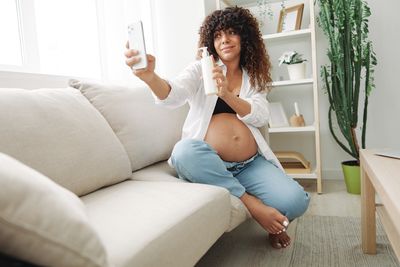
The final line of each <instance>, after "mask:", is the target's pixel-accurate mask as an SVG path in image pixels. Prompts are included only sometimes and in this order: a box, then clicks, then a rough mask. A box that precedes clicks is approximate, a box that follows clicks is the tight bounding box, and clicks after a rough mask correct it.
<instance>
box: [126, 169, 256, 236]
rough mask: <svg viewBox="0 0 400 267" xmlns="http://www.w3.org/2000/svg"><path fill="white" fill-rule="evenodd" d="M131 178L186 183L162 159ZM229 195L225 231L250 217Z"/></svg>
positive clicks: (238, 200) (238, 201) (133, 174)
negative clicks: (228, 210) (229, 210)
mask: <svg viewBox="0 0 400 267" xmlns="http://www.w3.org/2000/svg"><path fill="white" fill-rule="evenodd" d="M131 179H132V180H136V181H148V182H160V181H162V182H180V183H182V182H183V183H187V181H185V180H182V179H179V178H177V175H176V172H175V170H174V169H173V168H171V167H170V166H169V164H168V162H167V161H162V162H158V163H155V164H153V165H150V166H148V167H145V168H143V169H140V170H137V171H135V172H133V173H132V176H131ZM230 197H231V218H230V222H229V227H228V229H227V230H226V231H227V232H230V231H232V230H233V229H235V228H236V227H237V226H239V225H240V224H241V223H242V222H244V221H245V220H247V219H248V218H251V214H250V212H249V210H248V209H247V208H246V206H245V205H244V204H243V202H242V201H241V200H240V199H239V198H237V197H235V196H234V195H230Z"/></svg>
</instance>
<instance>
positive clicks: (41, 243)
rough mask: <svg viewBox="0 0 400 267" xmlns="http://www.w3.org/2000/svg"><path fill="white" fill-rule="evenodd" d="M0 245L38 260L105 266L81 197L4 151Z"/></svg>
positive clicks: (0, 176) (0, 164) (3, 249)
mask: <svg viewBox="0 0 400 267" xmlns="http://www.w3.org/2000/svg"><path fill="white" fill-rule="evenodd" d="M0 251H1V252H3V253H6V254H9V255H11V256H14V257H17V258H19V259H22V260H25V261H28V262H31V263H34V264H37V265H40V266H60V267H67V266H71V267H79V266H82V267H84V266H85V267H86V266H93V267H96V266H97V267H100V266H108V263H107V261H108V259H107V255H106V252H105V249H104V247H103V245H102V244H101V242H100V239H99V237H98V235H97V233H96V232H95V231H94V230H93V228H92V227H91V226H90V224H89V220H88V217H87V215H86V212H85V206H84V205H83V203H82V202H81V200H80V199H79V198H78V197H77V196H75V195H74V194H73V193H72V192H70V191H68V190H66V189H64V188H62V187H61V186H59V185H57V184H56V183H54V182H53V181H51V180H50V179H49V178H47V177H45V176H44V175H42V174H40V173H38V172H37V171H35V170H33V169H31V168H29V167H28V166H26V165H24V164H22V163H21V162H18V161H17V160H15V159H13V158H11V157H9V156H7V155H5V154H2V153H0Z"/></svg>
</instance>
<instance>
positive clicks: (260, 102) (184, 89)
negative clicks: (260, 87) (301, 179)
mask: <svg viewBox="0 0 400 267" xmlns="http://www.w3.org/2000/svg"><path fill="white" fill-rule="evenodd" d="M219 65H221V67H222V69H223V71H224V74H226V66H225V65H223V64H222V62H221V63H220V64H219ZM168 83H169V85H170V86H171V91H170V92H169V95H168V96H167V98H165V99H163V100H160V99H159V98H158V97H157V96H156V95H155V94H153V96H154V98H155V102H156V104H159V105H162V106H165V107H168V108H177V107H180V106H183V105H184V104H186V102H188V103H189V107H190V109H189V113H188V115H187V117H186V120H185V123H184V124H183V129H182V137H181V138H182V139H186V138H190V139H198V140H204V137H205V135H206V133H207V129H208V125H209V124H210V120H211V117H212V114H213V112H214V108H215V104H216V102H217V99H218V96H216V95H209V96H207V95H206V94H205V91H204V84H203V79H202V71H201V62H200V61H195V62H193V63H192V64H190V65H189V66H188V67H186V69H184V70H183V71H182V72H181V73H180V74H179V75H178V76H177V77H176V78H175V79H173V80H170V81H168ZM239 97H240V98H241V99H243V100H246V101H247V102H248V103H249V104H250V105H251V112H250V113H249V114H247V115H246V116H244V117H240V116H239V115H238V114H237V115H236V116H237V117H238V119H239V120H241V121H242V122H244V123H245V125H246V126H247V127H248V128H249V129H250V131H251V133H252V134H253V136H254V139H255V141H256V143H257V145H258V150H259V152H260V153H261V154H262V155H263V156H264V157H265V158H266V159H267V160H271V161H272V162H273V163H274V164H275V165H276V166H278V167H280V168H281V169H283V168H282V166H281V164H280V163H279V161H278V159H277V158H276V156H275V155H274V153H273V152H272V150H271V148H270V147H269V146H268V144H267V142H266V141H265V139H264V137H263V136H262V134H261V132H260V130H259V129H258V127H262V126H265V125H266V124H267V123H268V120H269V109H268V105H269V103H268V101H267V98H266V97H267V93H265V92H257V91H256V90H254V88H252V87H251V85H250V80H249V76H248V74H247V72H246V71H245V70H243V76H242V86H241V89H240V94H239ZM169 162H170V161H169Z"/></svg>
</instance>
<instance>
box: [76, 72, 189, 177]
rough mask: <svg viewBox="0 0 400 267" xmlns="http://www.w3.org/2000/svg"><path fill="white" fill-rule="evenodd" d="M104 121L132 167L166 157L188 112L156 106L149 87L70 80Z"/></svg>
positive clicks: (178, 135) (143, 165)
mask: <svg viewBox="0 0 400 267" xmlns="http://www.w3.org/2000/svg"><path fill="white" fill-rule="evenodd" d="M70 86H72V87H74V88H77V89H79V90H80V91H81V92H82V94H83V95H84V96H85V97H86V98H87V99H88V100H89V101H90V102H91V103H92V104H93V106H95V107H96V108H97V109H98V110H99V111H100V113H101V114H102V115H103V116H104V118H105V119H106V120H107V121H108V123H109V124H110V126H111V128H112V129H113V130H114V132H115V134H116V135H117V136H118V138H119V140H120V141H121V143H122V144H123V145H124V147H125V150H126V152H127V153H128V155H129V159H130V161H131V166H132V171H135V170H137V169H140V168H143V167H145V166H148V165H150V164H152V163H155V162H159V161H163V160H166V159H168V158H169V156H170V155H171V152H172V149H173V147H174V145H175V144H176V142H178V141H179V139H180V137H181V132H182V126H183V123H184V120H185V118H186V115H187V112H188V110H189V109H188V106H187V105H185V106H183V107H181V108H178V109H174V110H171V109H166V108H164V107H160V106H157V105H156V104H155V103H154V98H153V96H152V94H151V90H150V89H149V88H148V87H146V86H143V87H136V88H128V87H121V86H115V85H107V84H96V83H88V82H84V81H78V80H71V81H70Z"/></svg>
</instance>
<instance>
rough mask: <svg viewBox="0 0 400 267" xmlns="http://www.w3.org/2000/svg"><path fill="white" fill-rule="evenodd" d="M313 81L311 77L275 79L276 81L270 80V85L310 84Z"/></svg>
mask: <svg viewBox="0 0 400 267" xmlns="http://www.w3.org/2000/svg"><path fill="white" fill-rule="evenodd" d="M313 82H314V79H313V78H308V79H302V80H286V81H277V82H272V87H279V86H291V85H300V84H312V83H313Z"/></svg>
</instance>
